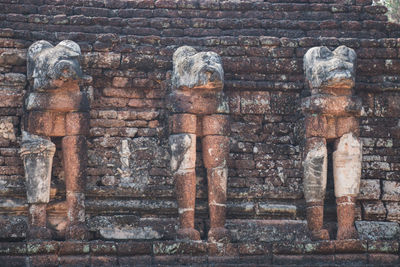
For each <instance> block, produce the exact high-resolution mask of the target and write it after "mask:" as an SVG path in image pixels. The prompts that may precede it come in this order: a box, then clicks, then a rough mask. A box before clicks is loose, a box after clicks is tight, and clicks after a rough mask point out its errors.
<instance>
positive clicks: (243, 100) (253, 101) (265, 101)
mask: <svg viewBox="0 0 400 267" xmlns="http://www.w3.org/2000/svg"><path fill="white" fill-rule="evenodd" d="M270 100H271V96H270V92H266V91H254V92H252V91H245V92H241V94H240V112H241V114H266V113H269V112H270V110H271V104H270V102H271V101H270Z"/></svg>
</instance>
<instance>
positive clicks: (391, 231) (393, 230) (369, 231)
mask: <svg viewBox="0 0 400 267" xmlns="http://www.w3.org/2000/svg"><path fill="white" fill-rule="evenodd" d="M355 225H356V227H357V231H358V233H359V235H360V238H361V239H368V240H397V239H398V237H399V234H400V228H399V224H398V223H396V222H376V221H375V222H374V221H372V222H371V221H359V222H356V223H355Z"/></svg>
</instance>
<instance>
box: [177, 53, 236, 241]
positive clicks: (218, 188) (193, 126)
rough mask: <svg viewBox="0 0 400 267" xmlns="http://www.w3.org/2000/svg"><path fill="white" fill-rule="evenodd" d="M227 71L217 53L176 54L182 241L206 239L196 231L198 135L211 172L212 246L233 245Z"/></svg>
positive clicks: (179, 197)
mask: <svg viewBox="0 0 400 267" xmlns="http://www.w3.org/2000/svg"><path fill="white" fill-rule="evenodd" d="M223 83H224V71H223V69H222V64H221V58H220V57H219V56H218V55H217V54H216V53H214V52H200V53H197V51H196V50H195V49H194V48H192V47H188V46H183V47H180V48H179V49H177V50H176V51H175V53H174V55H173V75H172V93H171V94H170V96H169V98H170V99H169V105H170V110H171V113H172V115H171V136H170V138H169V142H170V148H171V169H172V172H173V175H174V178H175V183H176V194H177V198H178V207H179V221H180V228H179V230H178V234H177V235H178V239H190V240H198V239H200V234H199V232H198V231H197V230H195V229H194V210H195V199H196V172H195V163H196V136H201V137H202V151H203V161H204V166H205V167H206V168H207V180H208V205H209V211H210V230H209V232H208V240H209V241H210V242H227V241H229V240H230V234H229V232H228V230H227V229H226V228H225V213H226V212H225V210H226V183H227V176H228V169H227V158H228V155H229V137H228V133H229V117H228V115H227V114H228V113H229V109H228V104H227V101H226V100H225V97H224V93H223V91H222V90H223Z"/></svg>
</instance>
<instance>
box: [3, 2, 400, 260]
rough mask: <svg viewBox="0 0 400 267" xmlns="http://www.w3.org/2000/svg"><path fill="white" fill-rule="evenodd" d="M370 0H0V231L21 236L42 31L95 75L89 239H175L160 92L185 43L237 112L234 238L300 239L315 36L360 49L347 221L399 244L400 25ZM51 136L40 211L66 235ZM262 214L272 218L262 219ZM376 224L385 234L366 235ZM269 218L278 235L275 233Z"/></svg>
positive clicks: (203, 216) (203, 220)
mask: <svg viewBox="0 0 400 267" xmlns="http://www.w3.org/2000/svg"><path fill="white" fill-rule="evenodd" d="M371 2H372V1H367V0H347V1H333V0H322V1H314V0H310V1H306V0H297V1H294V0H293V1H291V0H286V1H285V0H273V1H233V0H227V1H222V0H221V1H169V0H158V1H153V0H142V1H122V0H118V1H111V0H104V1H96V0H94V1H92V0H90V1H80V0H68V1H48V0H32V1H24V0H21V1H1V3H0V215H1V217H0V225H1V226H2V227H1V228H0V239H1V240H3V241H20V240H23V239H24V238H25V232H26V220H27V202H26V189H25V186H24V182H25V181H24V179H25V178H24V172H23V165H22V161H21V159H20V157H19V155H18V151H19V148H20V141H21V130H22V129H21V116H22V115H23V98H24V93H25V90H26V88H27V80H26V53H27V48H28V47H29V46H30V45H31V44H32V43H33V42H34V41H37V40H42V39H44V40H47V41H49V42H51V43H52V44H54V45H55V44H57V43H58V42H60V41H61V40H65V39H70V40H73V41H75V42H77V43H78V44H79V45H80V47H81V50H82V55H83V56H82V69H83V71H84V73H85V74H87V75H90V76H92V78H93V82H92V86H91V87H90V88H89V89H88V90H89V93H90V95H91V98H92V99H91V111H90V136H89V137H88V147H89V151H88V157H89V162H88V169H87V185H86V192H85V193H86V201H85V205H86V222H87V225H88V227H89V230H90V237H91V239H99V238H101V239H112V240H115V239H138V240H150V241H151V240H172V239H173V238H174V233H175V231H176V225H177V217H178V212H177V203H176V198H175V194H174V180H173V177H172V174H171V172H170V169H169V161H170V155H169V151H168V136H169V126H168V118H169V112H168V110H167V107H166V96H167V94H168V92H169V90H170V78H171V71H172V54H173V52H174V51H175V50H176V49H177V48H178V47H179V46H182V45H190V46H193V47H194V48H196V49H197V50H198V51H214V52H216V53H218V54H219V55H220V56H221V58H222V61H223V68H224V72H225V86H224V91H225V93H226V95H227V96H228V99H229V106H230V115H231V129H230V130H231V133H230V141H231V142H230V154H229V155H230V157H229V162H228V167H229V174H228V201H227V221H228V223H227V227H228V229H231V230H232V231H233V232H234V234H233V241H234V242H241V241H249V242H250V241H252V240H261V241H279V240H286V241H293V240H298V241H304V240H308V237H307V236H306V234H305V233H303V232H304V231H305V229H306V228H305V200H304V195H303V185H302V176H303V170H302V165H301V151H302V144H303V141H304V140H303V139H304V137H303V135H304V133H303V115H302V114H301V112H300V105H299V103H300V99H301V97H303V96H305V95H307V90H306V86H305V84H304V73H303V56H304V54H305V52H306V51H307V50H308V49H309V48H311V47H314V46H320V45H325V46H328V47H329V48H336V47H337V46H339V45H346V46H348V47H350V48H353V49H354V50H355V52H356V53H357V63H356V85H355V92H356V94H357V95H358V96H359V97H360V98H361V99H362V103H363V105H362V106H363V110H362V115H361V117H360V137H361V140H362V143H363V162H362V179H361V189H360V190H361V193H360V196H359V197H358V202H357V205H356V220H357V221H358V222H357V223H356V226H357V229H358V230H359V232H361V233H362V235H361V238H363V239H371V238H372V239H374V238H375V239H379V240H381V239H382V240H386V239H394V240H397V239H398V237H399V235H400V227H399V224H398V223H399V222H400V154H399V149H400V148H399V147H400V105H399V103H400V91H399V90H400V25H399V24H394V23H389V22H387V18H386V16H385V15H384V13H385V11H386V9H385V8H383V7H380V6H372V5H371ZM54 142H55V143H56V145H57V152H56V156H55V158H54V168H53V177H52V184H51V202H50V205H49V207H48V214H49V223H50V225H51V227H52V229H56V230H57V231H56V235H57V238H58V239H62V238H63V231H64V228H65V224H64V222H63V220H64V218H65V216H66V214H65V212H66V206H65V183H64V176H63V173H62V171H61V170H62V168H61V153H60V152H59V146H60V140H57V138H55V139H54ZM328 152H329V151H328ZM126 158H128V160H129V166H127V165H126V164H125V163H124V162H126ZM197 158H198V159H197V162H196V169H197V200H196V201H197V202H196V227H197V229H199V230H200V233H201V235H202V238H203V239H204V238H205V234H206V229H207V227H208V226H207V224H208V219H207V218H208V212H207V209H208V208H207V184H206V181H207V179H206V174H205V169H204V167H203V163H202V159H201V143H200V142H199V145H198V147H197ZM332 183H333V182H332V173H328V193H327V199H326V201H325V217H326V220H327V224H328V226H329V227H330V229H331V233H332V232H334V231H335V230H334V228H335V227H334V222H335V221H336V213H335V212H336V211H335V204H334V196H333V185H332ZM263 220H265V221H263ZM267 220H274V221H273V222H274V223H276V225H273V226H271V225H269V224H268V223H267V226H265V225H264V226H263V223H265V222H266V221H267ZM276 220H278V221H276ZM267 222H268V221H267ZM378 222H382V223H378ZM285 223H287V224H288V225H292V224H294V225H295V227H299V228H297V229H298V233H296V234H292V232H291V231H292V230H291V226H289V227H284V226H281V224H285ZM249 225H250V227H249ZM378 226H379V227H381V228H379V229H381V230H380V231H378V232H377V231H374V229H378V228H376V227H378ZM269 227H270V228H269ZM274 227H275V228H274ZM272 228H273V229H279V230H278V231H275V232H274V235H275V236H271V232H270V231H272V230H271V229H272ZM251 229H253V230H254V231H252V230H251ZM260 229H261V230H260ZM382 229H383V230H382ZM389 230H390V231H389ZM257 231H260V232H258V233H260V234H259V235H258V236H257V235H256V234H255V232H257ZM285 231H286V232H285ZM388 231H389V232H388ZM385 233H386V235H385ZM260 236H261V237H260ZM288 236H289V237H288ZM143 244H147V243H143ZM144 254H146V253H144Z"/></svg>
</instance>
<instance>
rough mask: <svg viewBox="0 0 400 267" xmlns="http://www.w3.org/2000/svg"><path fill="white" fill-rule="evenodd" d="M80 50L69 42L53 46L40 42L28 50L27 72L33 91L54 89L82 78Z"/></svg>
mask: <svg viewBox="0 0 400 267" xmlns="http://www.w3.org/2000/svg"><path fill="white" fill-rule="evenodd" d="M80 56H81V49H80V47H79V45H78V44H77V43H75V42H73V41H70V40H64V41H62V42H60V43H59V44H58V45H56V46H53V45H52V44H50V43H49V42H47V41H44V40H41V41H37V42H35V43H33V44H32V45H31V46H30V47H29V49H28V62H27V69H28V70H27V71H28V79H29V81H30V83H31V86H32V87H33V90H38V91H42V90H47V89H56V88H59V87H60V86H62V84H63V83H65V82H69V81H71V80H79V79H80V78H81V77H82V70H81V66H80Z"/></svg>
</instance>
